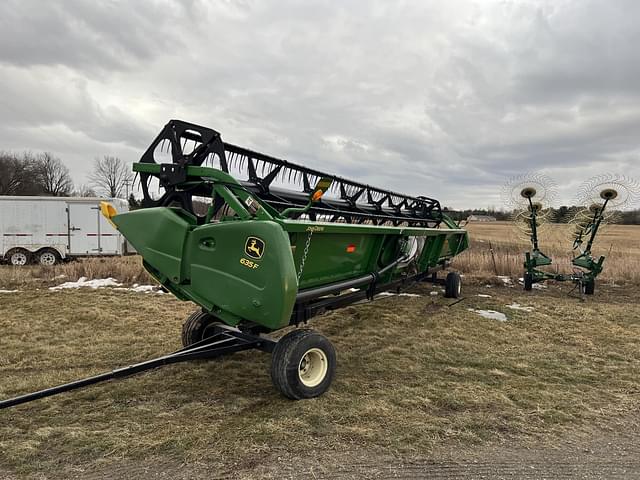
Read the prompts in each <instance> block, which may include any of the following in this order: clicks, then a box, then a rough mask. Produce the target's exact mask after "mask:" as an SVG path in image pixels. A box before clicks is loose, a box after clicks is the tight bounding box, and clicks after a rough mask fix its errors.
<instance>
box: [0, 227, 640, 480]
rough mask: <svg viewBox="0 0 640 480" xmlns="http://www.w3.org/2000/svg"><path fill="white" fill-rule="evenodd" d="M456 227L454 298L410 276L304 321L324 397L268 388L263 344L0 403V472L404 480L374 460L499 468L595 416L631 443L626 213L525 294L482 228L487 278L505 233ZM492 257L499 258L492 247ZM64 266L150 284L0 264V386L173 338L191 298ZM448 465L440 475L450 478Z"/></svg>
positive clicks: (110, 267)
mask: <svg viewBox="0 0 640 480" xmlns="http://www.w3.org/2000/svg"><path fill="white" fill-rule="evenodd" d="M470 231H471V232H472V238H473V248H472V250H471V251H470V252H468V253H465V254H464V256H463V257H462V258H460V259H459V261H458V262H457V266H458V268H460V269H461V270H462V271H463V272H464V274H465V280H471V281H470V282H467V283H468V285H467V287H466V289H465V292H464V294H465V298H464V300H462V301H461V302H457V303H454V302H452V301H451V300H448V299H444V298H443V297H442V295H441V292H440V293H439V294H438V295H436V296H434V295H432V294H431V292H434V291H435V292H438V291H439V288H433V287H432V286H431V285H429V284H420V285H416V286H414V287H413V288H412V289H411V292H412V293H415V294H418V295H419V296H411V297H407V296H393V297H388V298H382V299H379V300H376V301H375V302H372V303H366V304H360V305H354V306H351V307H348V308H345V309H343V310H339V311H336V312H333V313H331V314H328V315H324V316H321V317H319V318H317V319H315V320H314V321H313V322H312V325H311V326H312V327H313V328H315V329H317V330H319V331H320V332H322V333H323V334H325V335H326V336H328V337H329V338H330V339H331V340H332V342H333V343H334V344H335V346H336V349H337V352H338V373H337V378H336V380H335V382H334V385H333V387H332V388H331V390H330V391H329V392H328V393H327V394H326V395H324V396H323V397H320V398H317V399H313V400H307V401H299V402H291V401H289V400H286V399H284V398H282V397H280V396H279V395H278V394H277V392H276V391H275V390H274V389H273V387H272V385H271V382H270V378H269V375H268V369H269V357H268V356H267V355H266V354H263V353H258V352H242V353H239V354H235V355H233V356H231V357H228V358H225V359H221V360H216V361H209V362H205V361H200V362H193V363H187V364H178V365H173V366H170V367H165V368H162V369H158V370H155V371H151V372H148V373H145V374H142V375H139V376H136V377H132V378H129V379H124V380H120V381H115V382H109V383H106V384H103V385H99V386H93V387H89V388H87V389H84V390H80V391H77V392H71V393H66V394H63V395H60V396H57V397H52V398H49V399H44V400H39V401H36V402H34V403H31V404H27V405H23V406H18V407H15V408H12V409H7V410H1V411H0V478H4V477H7V478H14V476H15V477H18V478H21V477H29V478H37V479H42V478H150V477H154V476H157V477H158V478H199V477H200V476H205V475H206V476H208V477H213V478H227V477H233V478H264V477H268V478H283V477H286V478H301V477H309V478H316V477H323V478H335V477H337V476H340V475H342V476H345V477H348V478H362V477H371V478H377V477H379V476H380V475H379V473H380V472H383V473H384V472H386V474H387V475H389V474H390V472H391V473H393V474H394V475H397V476H399V477H400V478H402V477H405V476H406V470H403V469H402V468H404V467H402V468H401V467H398V470H394V471H390V470H388V469H387V468H388V465H408V464H412V462H414V463H415V462H422V464H421V465H431V464H433V463H434V462H436V461H439V460H441V459H443V458H450V459H452V461H454V462H456V461H459V459H460V458H461V457H460V456H461V455H471V454H473V452H486V451H487V450H486V449H487V448H489V449H491V448H494V450H490V451H491V452H493V453H492V454H491V455H497V457H496V458H498V460H496V461H498V462H499V452H501V451H502V449H503V448H504V447H503V446H504V445H512V444H518V445H524V446H525V447H524V448H525V452H531V451H532V450H535V449H539V448H541V446H545V445H551V446H553V448H556V446H558V445H559V447H557V448H560V449H563V448H566V446H567V445H568V444H571V442H576V441H580V439H581V438H582V439H584V438H601V437H600V435H601V434H602V431H603V429H604V430H605V431H607V430H608V432H609V433H608V434H607V435H609V436H612V435H613V438H612V439H611V440H606V442H609V443H608V444H609V445H610V444H611V443H616V442H618V443H619V442H620V439H621V437H619V435H625V434H626V435H627V436H628V437H629V438H632V439H633V438H635V437H634V436H633V435H632V434H631V433H630V430H629V429H630V428H632V427H633V428H636V427H637V426H638V423H640V422H639V420H640V416H639V414H638V412H639V411H640V409H639V407H640V377H639V376H638V372H639V371H640V349H638V344H640V309H639V308H638V306H639V303H638V297H639V295H638V293H639V291H638V290H639V288H638V285H637V281H638V274H637V272H635V271H633V268H632V265H633V262H635V265H636V266H637V265H638V261H639V257H640V251H639V245H638V237H639V235H638V227H629V229H627V228H626V227H616V228H612V229H611V230H610V232H608V235H609V236H607V237H606V238H607V239H609V238H610V239H611V240H612V241H613V239H619V240H620V241H618V240H615V242H613V243H614V246H613V248H612V253H611V257H612V261H611V262H609V263H608V264H607V267H606V268H609V270H610V271H609V272H607V270H605V273H607V277H606V278H605V281H604V282H602V284H601V285H600V286H599V288H598V289H597V290H596V295H595V296H593V297H585V298H579V297H577V296H575V295H573V294H571V295H569V292H570V291H571V288H572V286H571V285H569V284H550V285H549V286H548V288H546V289H543V290H534V291H533V292H523V291H522V290H521V289H520V288H518V287H517V286H515V287H513V288H509V287H506V286H503V285H502V282H495V281H492V278H493V277H494V275H495V274H494V271H493V263H492V261H491V257H490V253H489V252H488V245H487V244H488V241H489V240H491V242H492V246H493V249H494V253H495V254H496V257H497V260H498V262H499V263H498V273H499V274H512V275H514V276H520V275H521V272H520V267H519V263H520V262H521V259H520V256H519V255H517V252H518V248H519V247H518V246H517V245H513V244H510V243H509V241H508V234H506V233H505V232H507V231H509V230H508V228H507V227H506V226H504V225H500V224H476V225H470ZM634 238H635V241H634ZM567 243H568V242H567ZM604 246H606V250H608V249H609V245H608V243H607V241H605V242H603V248H604ZM553 248H558V249H559V245H558V244H553ZM548 251H549V252H550V253H555V251H554V250H552V249H549V250H548ZM498 252H500V253H498ZM507 252H510V253H511V254H512V255H513V258H511V257H508V259H507V260H501V258H502V257H501V255H503V253H507ZM625 252H626V254H627V255H629V260H628V261H626V262H625V261H623V255H624V254H625ZM565 253H566V251H565ZM487 255H488V256H487ZM618 255H619V257H618ZM627 264H629V265H630V266H627ZM614 272H615V274H613V273H614ZM60 275H65V277H64V278H60V277H59V276H60ZM79 276H87V277H90V278H104V277H109V276H111V277H115V278H117V279H118V280H121V281H124V282H126V283H147V282H148V279H147V278H146V277H145V275H144V273H143V272H142V270H141V267H140V264H139V259H138V258H136V257H132V258H126V259H104V260H90V261H83V262H73V263H70V264H67V265H62V266H60V267H56V268H55V269H52V270H51V271H45V270H44V269H42V268H40V267H31V268H28V269H22V270H18V269H13V268H10V267H6V266H5V267H2V268H1V269H0V289H3V288H4V289H17V290H19V291H18V292H12V293H0V328H1V335H0V398H6V397H9V396H14V395H18V394H21V393H26V392H29V391H32V390H35V389H39V388H43V387H47V386H51V385H54V384H57V383H60V382H66V381H70V380H73V379H76V378H79V377H83V376H87V375H92V374H96V373H100V372H103V371H108V370H110V369H112V368H115V367H119V366H124V365H128V364H131V363H135V362H138V361H142V360H145V359H148V358H152V357H154V356H158V355H160V354H163V353H166V352H169V351H172V350H175V349H177V348H179V343H180V340H179V338H180V325H181V323H182V321H183V320H184V318H185V317H186V316H187V315H188V314H189V313H190V312H191V311H193V309H194V305H192V304H189V303H182V302H179V301H177V300H176V299H174V298H173V297H172V296H170V295H166V294H165V295H159V294H152V293H148V294H142V293H133V292H126V291H116V290H113V289H98V290H90V289H81V290H68V291H50V290H48V289H47V288H46V287H47V286H49V285H52V284H57V283H61V282H63V281H66V280H75V279H77V278H78V277H79ZM56 277H59V278H56ZM611 280H615V282H616V284H618V283H620V282H619V280H624V281H625V282H627V283H626V284H625V285H623V286H619V285H611ZM469 284H470V285H469ZM516 304H517V305H520V306H525V307H531V311H530V312H527V311H524V310H520V309H518V308H517V305H516ZM514 305H516V307H514ZM470 309H473V310H478V309H485V310H495V311H499V312H502V313H504V314H505V315H506V316H507V318H508V320H507V321H506V322H500V321H496V320H491V319H486V318H483V317H481V316H480V315H478V314H477V313H476V312H475V311H472V310H470ZM283 333H284V332H283ZM625 432H626V433H625ZM607 438H609V437H607ZM567 439H570V440H569V441H568V440H567ZM603 442H605V441H604V440H603ZM606 442H605V443H606ZM634 442H635V440H629V443H630V444H632V445H634V444H635V443H634ZM496 445H497V446H498V447H495V446H496ZM581 448H582V447H581ZM483 449H485V450H483ZM561 451H562V450H561ZM523 455H524V457H522V458H521V457H519V456H518V458H517V459H516V460H515V462H516V463H523V462H524V461H525V460H526V455H527V454H526V453H524V454H523ZM523 458H524V459H525V460H523ZM634 458H635V457H634ZM543 461H544V459H543ZM607 461H610V462H615V461H620V459H619V458H617V459H616V458H615V457H612V458H609V459H608V460H607ZM634 465H635V467H634V466H632V468H640V462H636V464H634ZM424 468H427V467H424ZM385 469H386V470H385ZM636 471H637V470H636ZM403 472H405V473H403ZM421 472H424V471H423V470H421ZM419 473H420V472H419ZM449 475H450V476H446V475H445V476H442V477H438V478H463V477H454V476H451V475H452V474H449ZM556 477H557V476H556ZM465 478H466V477H465ZM532 478H535V477H532ZM550 478H554V476H552V477H550ZM581 478H582V477H581ZM585 478H608V477H607V476H606V475H605V476H603V477H585ZM630 478H632V477H630Z"/></svg>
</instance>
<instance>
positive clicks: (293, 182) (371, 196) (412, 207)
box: [0, 120, 468, 408]
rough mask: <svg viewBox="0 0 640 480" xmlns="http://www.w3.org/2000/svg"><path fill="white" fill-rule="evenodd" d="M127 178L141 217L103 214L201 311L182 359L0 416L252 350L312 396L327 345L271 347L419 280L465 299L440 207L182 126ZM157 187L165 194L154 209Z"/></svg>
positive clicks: (314, 336)
mask: <svg viewBox="0 0 640 480" xmlns="http://www.w3.org/2000/svg"><path fill="white" fill-rule="evenodd" d="M133 169H134V171H135V172H137V174H138V175H139V179H140V185H141V188H142V192H143V195H144V199H143V203H142V205H143V208H141V209H139V210H135V211H130V212H127V213H122V214H118V213H117V212H116V211H115V210H114V209H113V207H111V206H110V205H108V204H104V205H103V214H105V216H107V218H109V219H110V221H111V222H112V223H113V224H114V225H115V226H116V228H118V230H119V231H120V232H121V233H122V234H123V235H124V236H125V237H126V238H127V240H128V241H130V242H131V243H132V244H133V246H134V247H135V248H136V249H137V251H138V252H139V253H140V255H141V256H142V258H143V264H144V267H145V268H146V269H147V271H148V272H149V273H150V274H151V275H153V277H154V278H156V279H157V280H158V282H159V283H160V284H162V286H163V287H164V288H165V289H166V290H168V291H170V292H171V293H173V294H174V295H175V296H176V297H178V298H179V299H181V300H187V301H192V302H194V303H196V304H197V305H198V306H199V307H200V308H199V310H197V311H196V312H194V313H193V314H192V315H191V316H190V317H189V318H187V319H186V321H185V322H184V325H183V328H182V343H183V346H184V348H182V349H181V350H179V351H177V352H175V353H172V354H169V355H165V356H163V357H160V358H158V359H154V360H150V361H148V362H143V363H141V364H138V365H133V366H130V367H126V368H124V369H119V370H114V371H113V372H108V373H106V374H103V375H99V376H97V377H91V378H89V379H84V380H79V381H77V382H72V383H70V384H65V385H61V386H59V387H54V388H52V389H47V390H43V391H40V392H35V393H33V394H28V395H23V396H21V397H17V398H15V399H10V400H5V401H4V402H0V408H2V407H7V406H11V405H17V404H19V403H24V402H27V401H30V400H34V399H36V398H41V397H44V396H49V395H54V394H56V393H60V392H63V391H68V390H72V389H74V388H80V387H84V386H86V385H90V384H93V383H97V382H101V381H105V380H109V379H112V378H119V377H124V376H128V375H132V374H134V373H138V372H141V371H145V370H148V369H150V368H156V367H158V366H161V365H165V364H168V363H176V362H182V361H186V360H192V359H196V358H212V357H217V356H220V355H224V354H229V353H233V352H237V351H240V350H247V349H258V350H262V351H266V352H269V353H271V355H272V362H271V377H272V380H273V383H274V385H275V387H276V388H277V389H278V390H279V391H280V392H281V393H282V394H283V395H284V396H286V397H288V398H291V399H302V398H311V397H316V396H318V395H321V394H322V393H324V392H325V391H326V390H327V389H328V388H329V386H330V384H331V381H332V379H333V376H334V372H335V368H336V355H335V351H334V348H333V346H332V345H331V343H330V342H329V340H328V339H327V338H325V337H324V336H322V335H320V334H319V333H317V332H314V331H312V330H309V329H306V328H296V329H294V330H293V331H291V332H289V333H287V334H286V335H285V336H283V337H282V338H281V339H280V340H279V341H277V342H276V341H274V340H272V339H270V338H269V337H268V336H267V335H266V334H268V333H270V332H274V331H277V330H280V329H282V328H285V327H289V326H296V327H297V326H300V325H304V324H306V322H307V321H308V320H310V319H311V318H312V317H314V316H316V315H318V314H321V313H323V312H326V311H330V310H334V309H337V308H340V307H344V306H347V305H350V304H353V303H355V302H359V301H363V300H367V299H369V300H370V299H373V297H374V296H375V295H376V294H377V293H380V292H382V291H386V290H389V289H400V288H402V287H406V286H409V285H411V284H412V283H413V282H416V281H423V280H426V281H432V282H434V283H438V284H443V285H444V286H445V296H447V297H450V298H457V297H459V296H460V291H461V290H460V276H459V275H458V274H457V273H455V272H450V273H449V274H448V275H447V276H446V278H445V279H441V278H438V276H437V273H438V271H441V270H443V269H445V268H446V267H448V265H449V263H450V261H451V259H452V258H453V257H455V256H456V255H457V254H459V253H460V252H462V251H463V250H465V249H466V248H467V246H468V237H467V233H466V231H465V230H463V229H460V228H458V226H457V225H456V224H455V222H453V221H452V220H451V219H450V218H449V217H447V216H446V215H445V214H444V213H443V212H442V209H441V207H440V203H439V202H438V201H437V200H434V199H431V198H427V197H411V196H408V195H403V194H399V193H395V192H391V191H388V190H383V189H379V188H374V187H371V186H369V185H365V184H362V183H359V182H354V181H350V180H346V179H344V178H340V177H337V176H334V175H328V174H325V173H323V172H319V171H317V170H314V169H310V168H307V167H304V166H300V165H296V164H293V163H290V162H287V161H285V160H281V159H277V158H274V157H270V156H267V155H264V154H261V153H258V152H254V151H251V150H248V149H246V148H243V147H239V146H236V145H232V144H229V143H225V142H223V141H222V139H221V136H220V134H219V133H218V132H216V131H214V130H211V129H209V128H205V127H201V126H198V125H194V124H190V123H186V122H182V121H177V120H172V121H170V122H169V123H168V124H167V125H166V126H165V128H164V129H163V130H162V132H161V133H160V134H159V135H158V137H157V138H156V139H155V140H154V141H153V143H152V144H151V146H150V147H149V149H148V150H147V151H146V152H145V153H144V154H143V156H142V158H141V160H140V162H139V163H135V164H134V166H133ZM156 187H158V188H159V189H161V191H162V192H163V193H162V195H161V196H159V197H157V198H154V196H153V195H152V192H153V190H154V188H156Z"/></svg>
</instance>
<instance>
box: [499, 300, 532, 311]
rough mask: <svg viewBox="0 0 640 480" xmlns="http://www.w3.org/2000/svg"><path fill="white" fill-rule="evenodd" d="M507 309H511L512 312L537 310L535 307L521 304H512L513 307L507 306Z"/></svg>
mask: <svg viewBox="0 0 640 480" xmlns="http://www.w3.org/2000/svg"><path fill="white" fill-rule="evenodd" d="M506 307H507V308H510V309H512V310H522V311H524V312H533V311H534V310H535V308H534V307H525V306H523V305H520V304H519V303H515V302H514V303H512V304H511V305H506Z"/></svg>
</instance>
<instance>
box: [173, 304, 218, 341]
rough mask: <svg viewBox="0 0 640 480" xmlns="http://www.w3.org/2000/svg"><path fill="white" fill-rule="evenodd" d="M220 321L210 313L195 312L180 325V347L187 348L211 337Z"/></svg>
mask: <svg viewBox="0 0 640 480" xmlns="http://www.w3.org/2000/svg"><path fill="white" fill-rule="evenodd" d="M219 324H220V321H219V320H218V319H217V318H216V317H214V316H213V315H211V314H210V313H206V312H203V311H202V310H197V311H195V312H193V313H192V314H191V315H189V317H187V319H186V320H185V321H184V324H183V325H182V345H183V346H185V347H188V346H190V345H193V344H194V343H197V342H199V341H200V340H204V339H205V338H209V337H212V336H213V335H215V334H216V333H217V330H218V329H217V328H216V326H217V325H219Z"/></svg>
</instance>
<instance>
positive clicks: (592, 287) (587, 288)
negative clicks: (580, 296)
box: [583, 278, 596, 295]
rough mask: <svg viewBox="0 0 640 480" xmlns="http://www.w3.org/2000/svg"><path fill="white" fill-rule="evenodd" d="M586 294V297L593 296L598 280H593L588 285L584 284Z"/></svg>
mask: <svg viewBox="0 0 640 480" xmlns="http://www.w3.org/2000/svg"><path fill="white" fill-rule="evenodd" d="M583 288H584V294H585V295H593V294H594V292H595V291H596V279H595V278H592V279H591V280H589V281H588V282H587V283H584V284H583Z"/></svg>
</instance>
